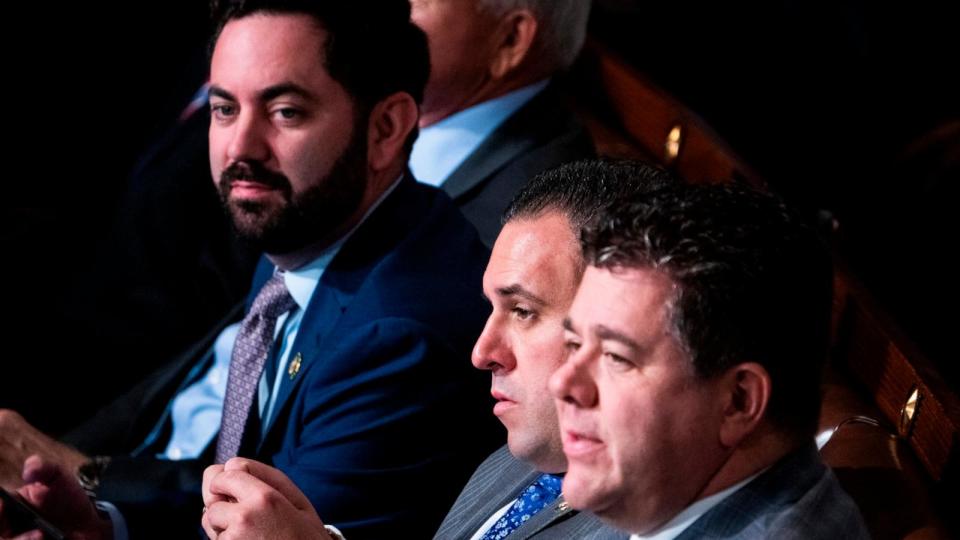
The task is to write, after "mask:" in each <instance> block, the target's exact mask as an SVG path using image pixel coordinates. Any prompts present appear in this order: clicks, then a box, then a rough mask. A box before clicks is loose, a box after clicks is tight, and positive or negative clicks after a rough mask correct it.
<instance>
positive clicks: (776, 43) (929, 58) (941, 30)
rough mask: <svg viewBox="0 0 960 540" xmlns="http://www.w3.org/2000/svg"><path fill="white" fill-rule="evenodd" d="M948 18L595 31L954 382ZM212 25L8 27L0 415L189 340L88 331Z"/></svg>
mask: <svg viewBox="0 0 960 540" xmlns="http://www.w3.org/2000/svg"><path fill="white" fill-rule="evenodd" d="M956 5H957V3H956V2H935V1H931V0H918V1H914V2H910V3H897V4H893V3H889V4H887V3H878V2H868V1H866V0H864V1H850V0H838V1H830V2H827V1H805V2H800V1H779V2H778V1H775V0H767V1H747V2H736V3H723V2H720V3H712V2H711V3H708V2H694V1H670V2H640V1H628V0H598V1H597V2H596V3H595V9H594V15H593V20H592V22H591V29H592V31H593V33H594V35H595V36H596V37H597V38H598V39H600V40H601V41H603V42H605V43H608V44H610V45H612V46H613V47H614V48H615V49H617V50H618V51H619V52H620V53H621V54H623V55H624V56H625V57H627V58H629V59H630V60H631V62H632V63H633V64H634V65H636V66H637V67H638V68H639V69H640V70H641V71H643V72H645V73H646V74H648V75H649V76H650V77H652V78H653V79H654V80H655V81H657V82H658V83H659V84H660V85H661V86H663V87H664V88H665V89H667V90H668V91H670V92H671V93H673V94H674V95H675V96H677V97H678V98H679V99H680V100H681V101H683V102H685V103H686V104H687V105H688V106H690V107H691V108H693V109H694V110H695V111H697V112H698V113H699V114H700V115H702V116H703V117H704V118H705V119H706V120H707V122H709V123H710V124H712V125H713V127H714V128H715V129H716V131H717V132H718V133H719V134H720V135H721V136H723V137H725V138H726V139H727V140H728V142H729V143H730V144H731V145H732V146H733V147H734V149H735V150H736V151H737V152H738V153H739V154H741V155H742V156H743V157H744V158H745V159H746V160H747V161H748V162H749V163H751V164H752V165H753V166H754V167H755V168H756V169H757V170H758V171H759V172H760V173H761V175H763V176H764V177H766V178H767V179H768V181H769V182H770V183H771V185H772V186H773V187H774V188H775V189H777V190H778V191H780V192H781V193H783V194H784V195H785V196H787V197H788V198H789V199H790V200H792V201H793V202H794V203H796V204H798V205H800V206H802V207H804V208H806V209H809V210H826V211H829V212H830V213H831V214H832V215H833V216H834V217H835V218H836V219H837V221H838V222H839V223H840V229H839V231H838V237H837V238H838V242H839V243H840V244H841V248H842V250H843V251H844V252H845V254H846V256H847V257H848V259H849V261H850V263H851V264H852V265H853V267H854V269H855V270H856V271H857V273H858V274H859V275H860V276H861V277H862V278H863V279H864V281H865V282H866V283H867V284H868V285H869V286H870V287H871V289H872V290H873V291H874V292H875V294H876V295H877V296H878V298H879V299H880V301H881V302H882V303H883V305H884V306H885V307H887V308H888V309H890V310H891V311H892V312H893V313H894V315H895V317H896V319H897V321H898V323H899V324H900V325H901V326H902V327H903V328H904V329H906V330H907V332H908V333H909V335H910V336H911V337H912V338H913V339H915V340H916V341H917V342H918V343H919V344H920V346H921V349H922V350H923V351H924V352H926V353H927V354H928V355H929V356H930V357H931V358H933V359H934V360H935V361H936V362H938V364H939V365H940V369H941V371H942V372H943V373H944V374H945V375H946V376H947V377H948V378H949V379H950V380H951V381H952V383H953V386H954V388H957V387H958V386H960V385H958V380H960V370H958V368H957V367H956V366H955V362H954V361H953V359H952V357H953V356H955V354H952V353H953V351H952V350H951V345H952V343H951V342H950V336H951V330H952V326H953V324H954V322H955V321H956V316H955V315H954V314H953V313H954V305H955V299H956V297H957V295H956V289H957V287H956V281H955V277H954V274H955V272H954V271H953V268H952V265H951V264H950V263H948V262H947V261H948V256H952V253H951V251H953V249H954V246H955V245H956V242H955V241H954V240H953V237H952V236H953V235H952V234H950V236H948V232H949V233H952V232H953V231H954V230H955V227H954V226H951V225H949V224H948V218H947V216H948V215H949V210H948V208H947V205H948V204H951V205H952V204H953V202H954V198H953V197H952V195H953V194H954V193H955V187H954V186H955V185H956V181H957V180H958V179H960V178H958V176H960V174H958V163H960V150H958V148H960V142H958V139H960V135H958V133H957V131H956V128H955V127H954V128H953V129H954V131H952V132H951V131H949V130H950V126H951V125H953V126H955V125H956V122H958V119H960V112H958V99H957V97H958V96H960V87H958V84H957V81H956V80H955V74H956V71H957V68H956V64H957V58H960V47H958V38H957V29H956V24H957V21H958V20H960V18H958V16H957V15H958V13H957V8H956ZM206 13H207V8H206V5H205V3H204V2H197V1H192V2H187V1H179V2H145V3H144V2H135V3H127V4H126V5H111V6H109V7H107V6H99V5H87V4H82V5H81V4H71V5H70V6H68V7H62V6H59V5H58V6H53V5H51V6H36V7H31V8H24V7H17V8H13V11H12V13H11V14H10V15H9V19H8V24H9V25H17V26H21V27H23V28H21V29H20V30H21V31H18V32H17V34H18V35H27V36H29V38H28V39H24V38H16V39H14V38H12V37H11V34H12V32H8V33H7V37H5V38H4V50H5V51H6V57H7V60H8V61H7V65H8V66H9V68H8V71H7V73H6V77H5V80H6V83H7V84H6V87H7V92H5V94H8V95H7V115H5V116H6V117H5V123H4V125H5V127H6V129H7V137H6V140H7V141H8V142H7V143H6V145H5V148H4V149H3V155H4V157H5V158H6V159H5V163H4V165H5V167H4V169H5V171H6V173H7V174H6V177H7V182H6V183H7V186H8V189H7V190H6V191H5V195H6V196H5V197H3V205H2V209H0V224H2V226H0V245H2V246H3V248H4V251H5V253H6V255H5V257H6V260H5V264H4V265H3V274H2V282H3V283H4V284H5V285H6V289H7V290H8V291H10V293H9V294H8V295H7V298H8V301H7V302H6V305H7V306H9V308H10V309H9V310H8V311H9V317H8V318H10V319H11V322H9V323H7V324H5V325H4V327H3V331H2V333H0V338H2V339H3V341H4V343H8V344H9V345H8V346H7V347H6V352H5V353H4V355H3V359H2V362H3V367H2V368H0V406H14V407H16V408H17V409H19V410H21V411H23V412H24V413H25V414H26V415H27V416H28V419H30V420H32V421H34V422H35V423H37V424H38V425H39V426H40V427H43V428H46V429H51V430H54V431H57V430H61V429H63V428H65V427H66V426H68V425H70V424H71V423H72V422H73V421H76V420H78V419H80V418H83V417H84V416H86V415H87V414H88V413H89V412H90V411H92V410H93V409H94V408H96V407H97V406H99V405H100V404H102V402H103V400H104V399H106V397H105V396H106V395H107V394H109V393H110V391H111V390H112V391H114V392H115V393H119V392H120V390H122V388H119V387H118V386H124V385H125V384H126V383H125V382H124V381H128V380H131V379H132V378H133V376H134V375H139V374H141V373H143V372H145V371H147V370H148V369H149V367H150V366H151V365H152V363H153V362H155V361H156V359H157V358H161V357H163V356H165V355H167V354H169V353H170V352H173V351H175V350H176V349H178V348H179V347H180V346H181V344H182V343H181V341H183V340H185V339H186V338H181V340H179V341H178V340H172V341H170V342H166V343H151V345H150V346H149V347H142V346H137V345H136V343H134V342H124V343H122V344H120V345H117V344H116V343H114V344H109V343H108V341H109V340H107V339H105V337H104V336H103V335H101V334H100V333H99V331H98V330H97V329H96V328H92V327H91V325H90V324H89V322H90V320H92V318H93V317H92V314H94V313H95V312H96V311H97V310H98V309H99V310H103V309H105V308H104V306H102V305H100V306H97V305H96V303H97V300H96V295H95V294H93V291H92V290H91V286H90V283H92V282H95V281H96V276H98V275H102V274H103V272H104V271H107V272H109V271H111V270H112V271H116V270H117V269H106V270H105V269H103V268H100V267H98V265H102V264H103V261H105V260H110V257H109V254H110V250H111V249H112V245H113V244H112V243H111V242H112V241H113V240H112V238H113V237H112V236H111V234H112V233H111V227H112V224H114V223H115V222H116V219H117V217H116V216H117V214H118V211H120V210H122V205H120V204H119V201H120V200H121V194H122V193H123V191H124V189H125V185H126V181H127V178H128V177H129V174H130V171H131V169H132V168H133V167H134V165H135V164H136V162H137V156H138V155H140V154H141V153H142V152H143V151H144V150H145V149H146V148H148V147H149V144H150V142H151V141H153V140H155V139H156V138H157V137H158V136H160V134H162V133H163V132H164V131H165V130H166V129H167V128H168V127H169V126H170V123H171V122H172V121H173V119H174V118H175V117H176V116H177V114H178V112H179V110H180V109H181V108H182V107H183V104H184V103H186V101H187V100H188V99H189V97H190V95H191V94H192V93H193V92H194V91H195V89H196V87H197V85H198V84H199V82H200V81H202V79H203V77H204V72H205V58H204V48H205V43H206V38H207V34H208V32H209V22H208V20H207V15H206ZM951 122H953V124H951ZM945 126H946V127H945ZM938 129H939V130H940V132H939V134H938ZM931 134H932V135H931ZM931 137H932V138H931ZM930 141H933V142H930ZM112 315H114V316H115V317H119V318H122V317H123V316H124V315H125V314H124V313H113V314H112ZM156 315H157V316H158V317H160V316H162V314H156ZM131 316H133V315H131ZM52 403H57V404H58V407H56V408H51V407H49V405H50V404H52ZM71 404H75V405H71ZM50 410H56V411H58V412H57V413H56V414H55V415H51V414H49V411H50Z"/></svg>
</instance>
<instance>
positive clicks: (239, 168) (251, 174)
mask: <svg viewBox="0 0 960 540" xmlns="http://www.w3.org/2000/svg"><path fill="white" fill-rule="evenodd" d="M236 181H248V182H256V183H258V184H263V185H265V186H267V187H270V188H274V189H281V190H285V191H290V189H291V187H290V180H289V179H287V177H286V176H284V175H283V174H281V173H278V172H275V171H271V170H270V169H267V168H266V167H264V166H263V164H262V163H259V162H256V161H237V162H235V163H233V164H231V165H230V166H229V167H227V168H226V169H224V170H223V172H221V173H220V188H221V190H229V189H230V187H231V186H232V185H233V183H234V182H236Z"/></svg>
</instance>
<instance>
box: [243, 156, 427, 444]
mask: <svg viewBox="0 0 960 540" xmlns="http://www.w3.org/2000/svg"><path fill="white" fill-rule="evenodd" d="M416 187H417V186H416V183H415V181H414V180H413V178H412V177H411V176H410V175H409V173H408V174H407V175H405V177H404V178H403V179H402V180H401V181H400V184H399V185H398V186H397V187H396V188H395V189H394V191H393V193H391V194H390V195H389V196H388V197H387V199H386V200H384V201H383V203H381V205H380V207H378V208H377V209H376V210H375V211H374V213H373V214H371V215H370V217H369V218H368V219H367V221H366V222H364V223H363V224H362V225H361V226H360V227H359V228H358V229H357V230H356V232H354V234H353V236H352V237H351V238H350V239H348V240H347V242H346V243H345V244H344V245H343V247H342V248H341V249H340V252H339V253H337V255H336V256H335V257H334V259H333V261H331V262H330V266H328V267H327V269H326V270H325V271H324V273H323V277H321V278H320V283H319V284H318V285H317V289H316V290H315V291H314V293H313V296H312V297H311V298H310V303H309V304H308V305H307V309H306V311H305V312H304V314H303V320H302V321H301V322H300V331H299V332H297V338H296V340H295V341H294V344H293V348H292V349H291V352H290V358H289V359H288V360H287V376H285V377H282V378H281V383H280V387H279V388H278V389H277V400H276V404H275V405H274V408H273V415H272V416H271V417H270V418H269V419H267V428H266V429H265V430H264V436H263V437H262V438H261V439H260V443H259V444H258V445H257V453H258V454H259V452H260V449H261V448H262V447H263V444H264V442H265V441H266V440H267V439H268V438H269V435H270V432H271V431H272V430H273V429H274V427H275V424H276V419H277V418H278V417H279V416H280V412H281V411H282V410H283V409H284V407H285V405H286V403H287V401H288V400H289V399H290V396H292V395H294V394H295V393H296V389H297V387H298V386H299V385H300V381H302V380H303V379H304V377H305V375H306V373H307V372H308V371H309V370H310V369H314V366H315V365H316V364H318V363H319V362H320V360H321V359H320V358H319V357H321V356H322V354H321V352H322V351H325V350H326V349H327V348H329V347H332V346H333V345H332V344H326V341H327V340H328V339H329V338H330V336H331V334H332V333H333V332H334V330H335V329H336V327H337V325H338V323H339V321H340V319H341V317H343V315H344V314H345V313H346V311H347V309H348V307H349V306H350V303H351V301H352V300H353V297H354V295H355V294H356V292H357V290H358V289H359V288H360V287H361V286H362V285H363V282H364V281H365V280H366V278H367V275H368V274H369V273H370V272H371V271H372V270H373V268H374V267H375V266H376V264H377V263H379V262H380V261H381V260H382V259H383V257H384V256H385V254H386V253H389V251H390V250H392V249H393V246H394V245H395V243H396V241H397V240H398V239H399V238H403V237H405V236H406V235H407V234H408V232H409V227H410V225H409V224H410V221H411V220H412V219H416V217H417V216H420V215H421V214H422V211H421V209H419V208H413V207H411V206H410V205H411V204H412V203H411V202H410V201H411V198H412V197H411V196H412V195H413V193H412V190H413V189H415V188H416ZM297 360H299V362H297ZM295 362H296V363H297V364H298V366H297V367H298V369H296V371H294V370H293V369H292V368H293V367H294V363H295Z"/></svg>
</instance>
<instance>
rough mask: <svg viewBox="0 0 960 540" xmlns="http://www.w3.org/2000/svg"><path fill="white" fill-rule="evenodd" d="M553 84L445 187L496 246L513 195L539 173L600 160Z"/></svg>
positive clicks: (475, 153) (496, 133)
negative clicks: (502, 218)
mask: <svg viewBox="0 0 960 540" xmlns="http://www.w3.org/2000/svg"><path fill="white" fill-rule="evenodd" d="M558 94H559V92H558V90H557V89H556V88H555V87H553V86H550V87H548V88H547V89H545V90H544V91H543V92H541V93H540V94H538V95H537V96H536V97H534V98H533V99H532V100H530V102H529V103H527V104H526V105H524V106H523V107H521V108H520V110H518V111H517V112H515V113H513V115H512V116H510V118H508V119H507V121H506V122H504V123H503V124H502V125H500V127H498V128H497V129H495V130H494V131H493V133H491V134H490V136H489V137H487V139H486V140H484V141H483V143H482V144H481V145H480V146H479V147H478V148H477V149H476V150H474V151H473V153H472V154H470V156H469V157H468V158H467V159H466V161H464V162H463V163H462V164H461V165H460V166H459V167H457V169H456V170H455V171H453V172H452V173H450V176H449V177H448V178H447V180H446V181H445V182H444V183H443V185H441V186H440V187H441V188H442V189H443V190H444V191H446V192H447V194H448V195H450V197H451V198H452V199H453V201H454V202H455V203H456V204H457V206H458V207H459V208H460V211H461V212H463V215H464V216H466V218H467V220H468V221H470V223H473V225H474V226H475V227H476V228H477V231H478V232H479V233H480V239H481V240H483V242H484V243H485V244H486V245H487V246H492V245H493V242H494V241H495V240H496V239H497V235H498V234H499V233H500V216H501V215H502V214H503V211H504V210H505V209H506V208H507V205H508V204H509V203H510V201H511V200H513V196H514V195H516V194H517V191H519V190H520V188H521V187H523V186H525V185H526V184H527V181H528V180H530V179H531V178H533V177H534V176H536V175H537V174H539V173H541V172H543V171H545V170H547V169H552V168H554V167H557V166H558V165H562V164H564V163H567V162H570V161H577V160H580V159H585V158H591V157H594V149H593V143H592V142H591V141H590V136H589V135H588V134H587V132H586V130H585V129H584V128H583V126H581V125H580V122H579V121H578V120H577V119H576V118H575V117H574V115H573V113H572V112H571V111H570V110H569V108H568V107H567V106H566V105H565V104H564V102H563V99H561V97H560V96H559V95H558Z"/></svg>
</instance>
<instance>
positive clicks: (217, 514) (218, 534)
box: [203, 501, 242, 538]
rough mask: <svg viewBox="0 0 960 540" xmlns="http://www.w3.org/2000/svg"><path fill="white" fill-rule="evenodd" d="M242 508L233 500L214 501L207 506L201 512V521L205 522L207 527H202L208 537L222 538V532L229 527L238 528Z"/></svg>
mask: <svg viewBox="0 0 960 540" xmlns="http://www.w3.org/2000/svg"><path fill="white" fill-rule="evenodd" d="M241 512H242V509H241V508H240V505H238V504H237V503H233V502H224V501H220V502H215V503H213V504H212V505H210V506H208V507H207V511H206V512H204V513H203V522H206V523H207V525H208V526H209V529H208V528H206V527H204V530H205V531H207V534H210V533H211V532H212V533H213V534H212V535H210V538H222V537H223V534H224V533H225V532H226V531H227V529H230V528H234V529H236V528H239V527H240V526H241V523H242V520H241V518H242V516H241Z"/></svg>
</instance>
